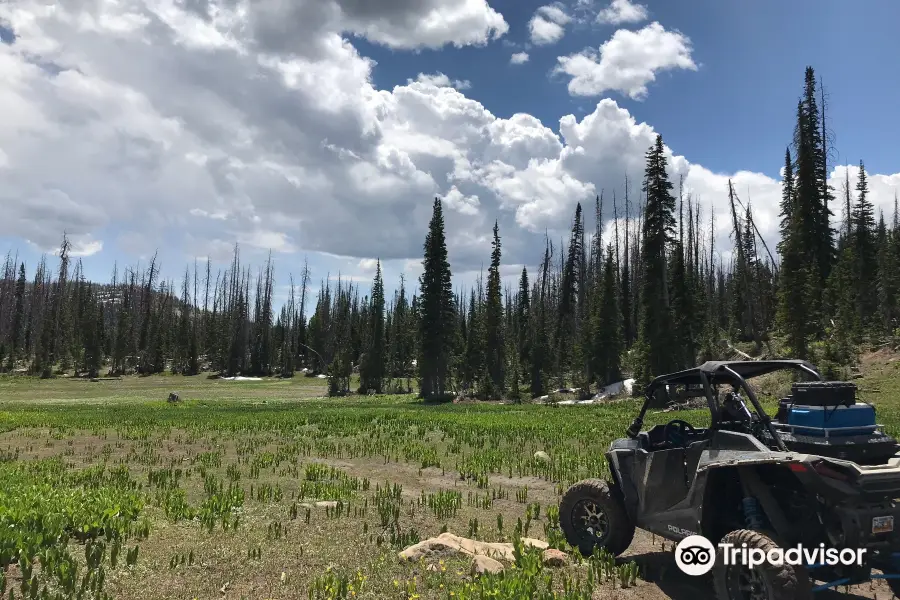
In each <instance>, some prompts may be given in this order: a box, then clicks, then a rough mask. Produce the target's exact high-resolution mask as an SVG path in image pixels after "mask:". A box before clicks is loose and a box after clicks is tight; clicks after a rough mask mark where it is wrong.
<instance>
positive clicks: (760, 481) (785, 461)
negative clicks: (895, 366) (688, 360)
mask: <svg viewBox="0 0 900 600" xmlns="http://www.w3.org/2000/svg"><path fill="white" fill-rule="evenodd" d="M783 369H789V370H793V371H794V372H799V374H800V375H801V376H800V377H796V378H795V380H798V382H797V383H794V384H793V385H792V389H791V394H790V395H788V396H787V397H786V398H783V399H781V401H780V402H779V408H778V413H777V415H776V417H775V418H774V419H773V418H771V417H770V416H769V415H768V414H766V412H765V410H764V409H763V407H762V406H761V405H760V402H759V399H758V398H757V396H756V394H755V393H754V391H753V389H752V388H751V387H750V386H749V385H748V384H747V380H748V379H751V378H753V377H758V376H760V375H765V374H768V373H773V372H775V371H778V370H783ZM676 388H678V389H681V390H682V392H681V394H680V396H681V397H682V398H684V397H694V398H705V399H706V405H707V406H708V408H709V411H710V425H709V427H707V428H699V427H694V426H692V425H691V424H690V423H688V422H686V421H684V420H681V419H675V420H672V421H670V422H669V423H668V424H666V425H656V426H654V427H652V428H650V430H649V431H641V428H642V425H643V421H644V416H645V415H646V413H647V409H648V407H649V406H650V405H651V404H652V403H653V400H654V398H657V399H660V400H666V399H670V400H671V398H672V393H673V392H674V391H675V389H676ZM747 401H749V406H748V402H747ZM626 435H627V436H628V437H627V438H623V439H618V440H615V441H614V442H612V444H611V445H610V447H609V450H608V451H607V452H606V459H607V462H608V464H609V467H610V471H611V473H612V476H611V478H610V480H609V481H603V480H599V479H588V480H585V481H581V482H579V483H576V484H575V485H573V486H572V487H571V488H569V489H568V491H567V492H566V493H565V494H564V496H563V498H562V500H561V502H560V507H559V519H560V525H561V527H562V530H563V532H564V534H565V536H566V539H567V540H568V542H569V543H570V544H571V545H572V546H574V547H576V548H578V549H579V551H580V552H581V553H582V554H584V555H590V554H592V553H593V551H594V550H595V549H605V550H606V551H607V552H609V553H611V554H613V555H615V556H618V555H619V554H621V553H623V552H624V551H625V550H626V549H627V548H628V547H629V545H630V544H631V541H632V538H633V536H634V532H635V528H641V529H644V530H646V531H649V532H651V533H654V534H656V535H658V536H662V537H663V538H665V539H668V540H671V541H673V542H677V541H680V540H682V539H684V538H686V537H688V536H693V535H700V536H703V537H705V538H706V539H707V540H709V541H710V542H711V543H712V544H713V545H714V546H715V548H716V549H715V553H716V554H715V555H714V558H715V562H714V563H713V567H712V583H713V589H714V590H715V595H716V597H717V598H719V600H739V599H748V600H749V599H751V598H753V599H760V600H783V599H784V600H786V599H803V598H811V597H812V594H813V592H816V591H819V590H821V589H827V588H830V587H836V586H839V585H855V584H858V583H862V582H864V581H868V580H870V579H874V578H879V577H880V578H884V579H887V580H888V584H889V585H890V586H891V589H892V590H894V591H895V593H897V594H898V595H900V579H896V578H897V577H900V576H898V575H892V573H896V572H898V570H900V568H898V567H900V560H898V559H900V528H895V521H896V518H897V517H900V453H898V450H900V444H898V443H897V441H896V440H895V439H894V438H892V437H890V436H888V435H886V434H885V433H884V430H883V427H882V426H881V425H878V424H877V423H876V420H875V408H874V407H873V406H871V405H869V404H866V403H863V402H859V401H857V399H856V386H855V385H854V384H852V383H847V382H835V381H824V380H823V378H822V376H821V375H820V374H819V372H818V371H817V370H816V369H815V367H813V366H812V365H811V364H810V363H808V362H806V361H801V360H769V361H721V362H720V361H712V362H706V363H704V364H702V365H700V366H699V367H696V368H693V369H688V370H685V371H680V372H678V373H673V374H670V375H664V376H661V377H657V378H656V379H654V380H653V381H652V382H651V383H650V384H649V385H648V386H647V389H646V390H645V399H644V403H643V406H642V407H641V410H640V413H639V414H638V416H637V417H636V418H635V419H634V421H633V423H632V424H631V426H630V427H629V428H628V430H627V432H626ZM727 543H731V544H733V545H734V547H738V548H740V547H741V546H742V544H746V545H747V547H748V548H759V549H761V550H762V551H763V552H768V551H769V550H771V549H779V548H780V549H782V550H787V549H789V548H795V547H797V546H798V544H799V545H801V546H802V547H803V548H804V549H816V548H820V549H823V550H824V549H835V550H841V549H853V550H856V549H865V552H864V553H863V559H864V562H863V564H862V565H861V566H852V567H846V566H841V565H840V564H837V565H834V564H830V563H833V562H835V561H830V560H829V561H825V562H826V564H821V563H820V564H809V563H807V562H805V561H804V563H802V564H799V565H796V566H792V565H788V564H784V565H783V566H778V567H776V566H773V565H772V564H771V563H768V562H766V563H764V564H762V565H760V566H757V567H756V568H754V569H749V568H746V567H741V566H734V565H726V564H724V563H725V561H724V560H723V553H724V550H723V549H722V548H721V547H720V546H719V544H727ZM835 550H832V552H834V551H835ZM731 562H734V561H731ZM873 569H876V570H879V571H881V572H882V574H881V575H877V574H876V575H873V574H872V570H873ZM814 582H817V584H814Z"/></svg>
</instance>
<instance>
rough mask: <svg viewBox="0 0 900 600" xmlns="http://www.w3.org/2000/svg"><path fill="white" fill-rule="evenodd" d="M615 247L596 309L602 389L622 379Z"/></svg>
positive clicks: (596, 355)
mask: <svg viewBox="0 0 900 600" xmlns="http://www.w3.org/2000/svg"><path fill="white" fill-rule="evenodd" d="M614 258H615V257H614V254H613V248H612V245H610V246H609V247H608V248H607V251H606V261H605V264H604V266H603V269H602V273H603V277H602V282H601V287H600V290H599V300H598V302H596V303H595V304H594V306H593V313H592V315H591V318H592V322H593V326H592V329H593V332H594V336H593V342H594V351H593V357H594V361H595V362H594V374H595V381H596V383H597V385H598V386H606V385H609V384H610V383H614V382H616V381H619V380H620V379H621V378H622V366H621V357H622V350H623V339H622V314H621V312H620V310H619V290H618V286H617V284H616V273H617V271H618V269H617V267H616V264H615V262H614Z"/></svg>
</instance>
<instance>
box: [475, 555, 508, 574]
mask: <svg viewBox="0 0 900 600" xmlns="http://www.w3.org/2000/svg"><path fill="white" fill-rule="evenodd" d="M503 568H504V567H503V563H502V562H500V561H499V560H495V559H493V558H491V557H490V556H484V555H483V554H476V555H475V556H474V557H473V558H472V575H484V574H485V573H491V574H492V575H496V574H497V573H499V572H500V571H502V570H503Z"/></svg>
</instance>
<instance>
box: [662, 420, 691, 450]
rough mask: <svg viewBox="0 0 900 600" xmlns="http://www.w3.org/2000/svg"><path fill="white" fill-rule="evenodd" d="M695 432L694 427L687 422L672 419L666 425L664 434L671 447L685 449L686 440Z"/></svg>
mask: <svg viewBox="0 0 900 600" xmlns="http://www.w3.org/2000/svg"><path fill="white" fill-rule="evenodd" d="M695 431H696V430H695V429H694V426H693V425H691V424H690V423H688V422H687V421H682V420H681V419H674V420H672V421H669V422H668V423H667V424H666V428H665V431H664V433H665V436H666V441H667V442H669V443H670V444H672V445H673V446H677V447H680V448H685V447H687V442H688V440H689V439H690V438H691V437H692V436H693V434H694V432H695Z"/></svg>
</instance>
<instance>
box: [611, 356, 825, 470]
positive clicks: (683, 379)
mask: <svg viewBox="0 0 900 600" xmlns="http://www.w3.org/2000/svg"><path fill="white" fill-rule="evenodd" d="M787 369H791V370H794V371H797V372H799V373H803V374H805V375H807V376H809V377H812V378H813V379H815V380H816V381H822V380H823V378H822V376H821V375H820V374H819V372H818V371H817V370H816V368H815V367H814V366H813V365H812V364H810V363H809V362H807V361H805V360H732V361H719V360H714V361H707V362H705V363H703V364H702V365H700V366H699V367H694V368H692V369H686V370H684V371H678V372H676V373H670V374H668V375H661V376H659V377H656V378H655V379H653V380H652V381H651V382H650V383H649V384H648V385H647V387H646V389H645V391H644V403H643V405H642V406H641V411H640V413H638V416H637V417H635V419H634V421H632V423H631V425H630V426H629V427H628V430H627V431H626V435H628V437H630V438H632V439H634V438H636V437H637V435H638V433H640V431H641V427H643V425H644V416H645V415H646V414H647V410H648V409H649V407H650V404H651V402H652V401H653V398H654V396H656V395H659V394H665V396H666V397H667V398H668V397H670V396H669V388H670V387H671V386H674V385H683V386H685V389H686V391H687V394H686V395H687V396H688V397H691V396H693V397H701V396H702V397H705V398H706V403H707V405H708V406H709V411H710V417H711V419H710V427H709V428H710V429H711V430H714V429H716V428H717V427H718V426H719V424H720V422H721V409H720V407H719V403H718V401H717V398H716V395H715V394H714V393H713V387H714V386H719V385H723V384H724V385H731V386H732V387H733V388H735V389H740V390H742V391H743V392H744V394H746V396H747V398H748V399H749V400H750V403H751V404H752V405H753V409H754V410H755V411H756V414H757V416H758V417H759V420H760V422H761V423H763V425H765V427H766V429H767V430H768V432H769V434H770V435H771V436H772V439H774V440H775V444H776V445H777V446H778V449H779V450H781V451H782V452H786V451H787V447H786V446H785V445H784V442H783V441H782V439H781V437H780V436H779V435H778V431H777V430H776V429H775V427H774V426H773V425H772V419H771V418H770V417H769V415H768V414H767V413H766V411H765V410H763V407H762V405H760V403H759V398H757V397H756V393H755V392H754V391H753V389H752V388H751V387H750V386H749V385H748V384H747V380H748V379H753V378H754V377H759V376H761V375H767V374H769V373H774V372H776V371H781V370H787ZM691 388H693V390H692V389H691Z"/></svg>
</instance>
